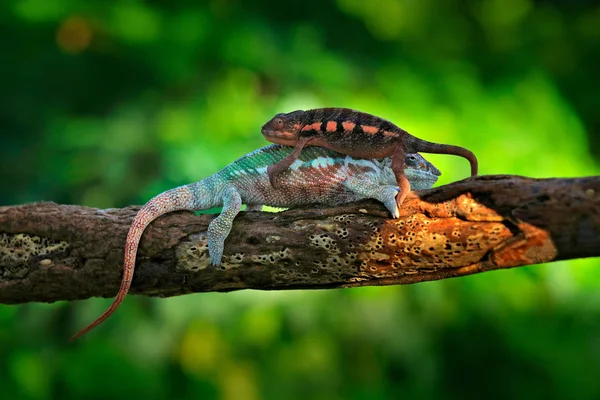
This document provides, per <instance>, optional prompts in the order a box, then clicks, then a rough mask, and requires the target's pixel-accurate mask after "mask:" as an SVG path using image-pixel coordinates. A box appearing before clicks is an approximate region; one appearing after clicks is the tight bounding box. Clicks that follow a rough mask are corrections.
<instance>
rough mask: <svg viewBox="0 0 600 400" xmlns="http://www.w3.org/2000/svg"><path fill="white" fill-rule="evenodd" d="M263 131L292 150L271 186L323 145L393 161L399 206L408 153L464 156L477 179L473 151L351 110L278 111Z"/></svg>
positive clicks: (406, 185)
mask: <svg viewBox="0 0 600 400" xmlns="http://www.w3.org/2000/svg"><path fill="white" fill-rule="evenodd" d="M261 132H262V134H263V135H264V136H265V138H266V139H267V140H268V141H270V142H273V143H277V144H283V145H287V146H294V151H293V152H292V153H291V154H290V155H289V156H287V157H285V158H284V159H282V160H280V161H279V162H277V163H275V164H274V165H271V166H269V167H268V169H267V172H268V175H269V181H270V182H271V185H272V186H273V187H275V186H277V185H278V181H277V177H278V176H279V175H280V174H281V173H282V172H283V171H285V170H287V169H288V168H289V167H290V166H291V165H292V164H293V163H294V161H295V160H296V159H297V158H298V156H299V154H300V152H301V151H302V149H303V148H304V147H306V146H322V147H326V148H328V149H331V150H334V151H336V152H339V153H342V154H346V155H349V156H351V157H354V158H376V159H378V158H383V157H391V159H392V171H393V172H394V175H395V177H396V182H397V183H398V186H399V187H400V191H399V193H398V196H397V197H396V203H397V205H398V207H400V206H401V205H402V202H403V201H404V199H405V198H406V196H407V195H408V192H410V190H411V185H410V182H409V180H408V179H407V178H406V175H405V168H404V160H405V158H406V154H408V153H417V152H423V153H437V154H453V155H457V156H461V157H464V158H466V159H467V160H469V162H470V164H471V176H475V175H477V169H478V162H477V157H475V154H473V153H472V152H471V151H470V150H467V149H465V148H463V147H459V146H453V145H449V144H439V143H433V142H428V141H426V140H422V139H419V138H417V137H415V136H412V135H411V134H409V133H408V132H406V131H405V130H403V129H401V128H399V127H398V126H396V125H394V124H393V123H391V122H390V121H387V120H385V119H383V118H380V117H377V116H375V115H371V114H367V113H364V112H360V111H355V110H351V109H349V108H317V109H312V110H307V111H304V110H296V111H293V112H290V113H280V114H277V115H275V116H274V117H273V118H271V119H270V120H269V121H267V123H266V124H264V126H263V127H262V129H261Z"/></svg>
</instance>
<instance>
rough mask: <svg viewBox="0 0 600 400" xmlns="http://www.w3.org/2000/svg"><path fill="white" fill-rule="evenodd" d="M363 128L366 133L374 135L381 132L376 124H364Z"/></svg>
mask: <svg viewBox="0 0 600 400" xmlns="http://www.w3.org/2000/svg"><path fill="white" fill-rule="evenodd" d="M362 130H363V132H364V133H366V134H368V135H374V134H376V133H377V132H379V128H377V127H376V126H369V125H363V126H362Z"/></svg>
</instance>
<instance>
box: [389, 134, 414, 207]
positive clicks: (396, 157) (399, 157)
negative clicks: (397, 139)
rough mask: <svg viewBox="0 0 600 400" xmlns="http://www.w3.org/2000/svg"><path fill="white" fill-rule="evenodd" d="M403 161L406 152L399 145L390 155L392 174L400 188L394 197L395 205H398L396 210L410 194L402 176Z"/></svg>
mask: <svg viewBox="0 0 600 400" xmlns="http://www.w3.org/2000/svg"><path fill="white" fill-rule="evenodd" d="M405 160H406V152H405V151H404V147H402V145H400V144H399V145H398V146H396V150H395V151H394V154H393V155H392V172H393V173H394V176H395V177H396V181H397V182H398V187H399V188H400V191H399V192H398V195H397V196H396V204H397V205H398V208H400V206H402V203H403V202H404V199H405V198H406V196H408V193H410V182H409V181H408V179H407V178H406V175H404V161H405Z"/></svg>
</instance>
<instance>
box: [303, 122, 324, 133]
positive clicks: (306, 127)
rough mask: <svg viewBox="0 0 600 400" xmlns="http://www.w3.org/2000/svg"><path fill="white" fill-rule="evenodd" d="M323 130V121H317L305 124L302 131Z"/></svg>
mask: <svg viewBox="0 0 600 400" xmlns="http://www.w3.org/2000/svg"><path fill="white" fill-rule="evenodd" d="M320 130H321V123H320V122H315V123H313V124H310V125H304V126H303V127H302V132H306V131H317V132H318V131H320Z"/></svg>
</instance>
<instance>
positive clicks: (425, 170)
mask: <svg viewBox="0 0 600 400" xmlns="http://www.w3.org/2000/svg"><path fill="white" fill-rule="evenodd" d="M404 168H405V170H404V173H405V174H406V177H407V178H408V179H409V180H410V181H411V182H412V183H411V189H412V190H422V189H430V188H431V187H432V186H433V184H434V183H436V182H437V180H438V177H439V176H440V175H442V173H441V172H440V170H439V169H437V168H436V167H435V166H434V165H433V164H432V163H430V162H429V161H427V160H426V159H425V157H423V156H422V155H420V154H419V153H410V154H407V155H406V158H405V159H404Z"/></svg>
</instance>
